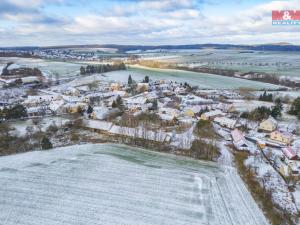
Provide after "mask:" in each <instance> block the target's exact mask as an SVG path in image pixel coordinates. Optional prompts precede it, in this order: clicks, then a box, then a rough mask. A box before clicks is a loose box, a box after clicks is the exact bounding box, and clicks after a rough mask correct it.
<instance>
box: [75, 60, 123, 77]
mask: <svg viewBox="0 0 300 225" xmlns="http://www.w3.org/2000/svg"><path fill="white" fill-rule="evenodd" d="M115 70H126V65H125V64H124V63H114V64H103V65H102V64H101V65H88V66H86V67H84V66H81V67H80V74H81V75H86V74H93V73H105V72H110V71H115Z"/></svg>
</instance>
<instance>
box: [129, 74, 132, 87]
mask: <svg viewBox="0 0 300 225" xmlns="http://www.w3.org/2000/svg"><path fill="white" fill-rule="evenodd" d="M128 85H132V78H131V75H129V77H128Z"/></svg>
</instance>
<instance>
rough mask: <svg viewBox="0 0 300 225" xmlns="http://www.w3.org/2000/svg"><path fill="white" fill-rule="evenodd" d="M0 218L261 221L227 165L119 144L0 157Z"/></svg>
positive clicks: (44, 221)
mask: <svg viewBox="0 0 300 225" xmlns="http://www.w3.org/2000/svg"><path fill="white" fill-rule="evenodd" d="M0 192H1V194H0V221H1V222H0V223H2V224H5V225H10V224H14V225H15V224H22V225H26V224H28V225H35V224H39V225H40V224H47V225H51V224H72V225H73V224H203V225H206V224H212V225H214V224H215V225H220V224H222V225H227V224H236V225H240V224H247V225H263V224H267V222H266V220H265V218H264V216H263V214H262V212H261V211H260V209H259V208H258V206H257V205H256V203H255V202H254V200H253V199H252V197H251V196H250V194H249V192H248V191H247V189H246V188H245V186H244V184H243V182H242V181H241V179H240V178H239V176H238V175H237V173H236V171H235V169H234V168H231V167H230V168H229V167H220V166H218V165H217V164H215V163H207V162H202V161H196V160H191V159H187V158H183V157H177V156H174V155H167V154H161V153H155V152H149V151H145V150H142V149H136V148H131V147H127V146H123V145H110V144H101V145H81V146H70V147H65V148H59V149H55V150H51V151H45V152H42V151H38V152H29V153H25V154H19V155H13V156H6V157H2V158H0Z"/></svg>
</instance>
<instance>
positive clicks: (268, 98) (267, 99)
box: [258, 91, 273, 102]
mask: <svg viewBox="0 0 300 225" xmlns="http://www.w3.org/2000/svg"><path fill="white" fill-rule="evenodd" d="M258 99H259V100H260V101H265V102H272V101H273V95H272V94H271V93H270V94H267V92H266V91H264V93H263V94H261V95H260V96H259V98H258Z"/></svg>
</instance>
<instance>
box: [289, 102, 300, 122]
mask: <svg viewBox="0 0 300 225" xmlns="http://www.w3.org/2000/svg"><path fill="white" fill-rule="evenodd" d="M289 113H290V114H291V115H295V116H297V117H298V119H300V97H298V98H296V99H295V100H294V101H293V103H292V106H291V109H290V111H289Z"/></svg>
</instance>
